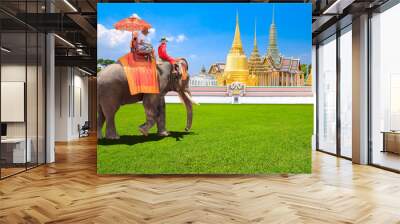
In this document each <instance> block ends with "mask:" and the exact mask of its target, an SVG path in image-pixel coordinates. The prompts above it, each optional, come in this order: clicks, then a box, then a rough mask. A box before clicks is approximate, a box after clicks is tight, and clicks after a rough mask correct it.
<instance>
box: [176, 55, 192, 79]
mask: <svg viewBox="0 0 400 224" xmlns="http://www.w3.org/2000/svg"><path fill="white" fill-rule="evenodd" d="M177 61H178V63H177V64H178V67H179V75H180V77H181V79H182V80H187V79H188V77H189V75H188V71H189V64H188V62H187V60H186V59H185V58H178V59H177Z"/></svg>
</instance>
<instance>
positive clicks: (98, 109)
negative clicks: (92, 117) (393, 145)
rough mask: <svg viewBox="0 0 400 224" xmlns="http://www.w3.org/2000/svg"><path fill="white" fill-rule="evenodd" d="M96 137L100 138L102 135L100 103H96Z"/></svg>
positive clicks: (102, 117)
mask: <svg viewBox="0 0 400 224" xmlns="http://www.w3.org/2000/svg"><path fill="white" fill-rule="evenodd" d="M97 107H98V108H97V139H101V138H102V137H103V133H102V129H103V125H104V121H105V119H106V118H105V117H104V113H103V110H102V109H101V105H100V104H99V105H97Z"/></svg>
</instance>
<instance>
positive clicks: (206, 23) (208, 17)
mask: <svg viewBox="0 0 400 224" xmlns="http://www.w3.org/2000/svg"><path fill="white" fill-rule="evenodd" d="M272 5H275V24H276V26H277V32H278V48H279V50H280V53H281V54H283V55H284V56H287V57H294V58H300V60H301V63H306V64H309V63H310V62H311V4H302V3H279V4H271V3H208V4H207V3H201V4H200V3H180V4H179V3H168V4H167V3H99V4H98V48H97V51H98V58H109V59H114V60H116V59H118V58H119V57H120V56H122V55H123V54H125V53H127V52H128V51H129V41H130V37H131V36H130V34H129V33H123V32H119V31H116V30H115V29H114V28H113V24H114V23H116V22H118V21H119V20H121V19H124V18H126V17H129V16H132V15H133V14H136V15H137V16H139V17H140V18H142V19H144V20H145V21H147V22H149V23H150V24H151V25H152V26H153V28H154V30H152V33H151V34H150V38H151V42H152V44H153V45H154V47H155V48H157V46H158V44H159V39H160V38H161V37H163V36H166V37H168V38H169V39H171V41H170V42H169V43H168V48H167V49H168V53H169V54H170V55H171V56H173V57H185V58H187V59H188V61H189V63H190V73H191V74H197V73H198V72H199V71H200V68H201V66H202V65H205V66H206V68H208V67H209V66H210V65H211V64H212V63H215V62H224V63H225V60H226V55H227V53H228V51H229V49H230V47H231V45H232V40H233V35H234V31H235V20H236V12H238V13H239V25H240V32H241V38H242V43H243V48H244V51H245V53H246V54H247V55H248V56H249V55H250V53H251V51H252V49H253V39H254V22H255V21H257V43H258V48H259V51H260V54H261V55H265V53H266V51H267V46H268V35H269V26H270V24H271V21H272V8H273V7H272Z"/></svg>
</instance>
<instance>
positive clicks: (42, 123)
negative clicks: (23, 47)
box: [38, 33, 46, 164]
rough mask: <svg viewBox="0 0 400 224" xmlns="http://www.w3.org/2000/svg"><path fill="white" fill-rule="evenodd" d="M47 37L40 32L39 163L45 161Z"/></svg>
mask: <svg viewBox="0 0 400 224" xmlns="http://www.w3.org/2000/svg"><path fill="white" fill-rule="evenodd" d="M45 44H46V37H45V35H44V34H42V33H39V45H38V52H39V53H38V57H39V63H38V164H43V163H45V156H46V155H45V153H46V151H45V110H46V109H45V87H46V85H45V81H46V79H45V64H46V62H45V60H46V52H45Z"/></svg>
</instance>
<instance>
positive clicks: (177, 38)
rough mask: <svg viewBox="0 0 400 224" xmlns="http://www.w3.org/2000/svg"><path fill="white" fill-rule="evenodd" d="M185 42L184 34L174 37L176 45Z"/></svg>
mask: <svg viewBox="0 0 400 224" xmlns="http://www.w3.org/2000/svg"><path fill="white" fill-rule="evenodd" d="M185 40H187V37H186V36H185V34H179V35H178V36H177V37H176V42H177V43H181V42H183V41H185Z"/></svg>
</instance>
